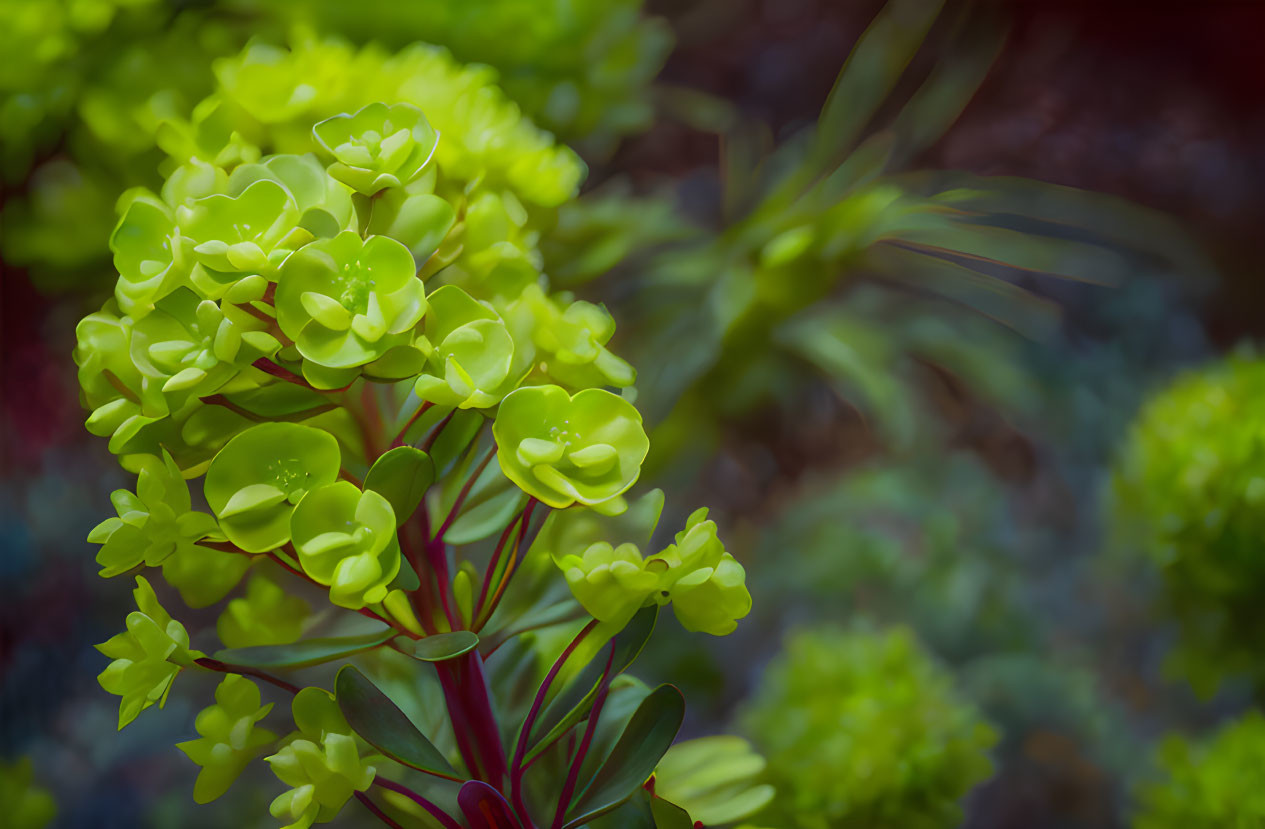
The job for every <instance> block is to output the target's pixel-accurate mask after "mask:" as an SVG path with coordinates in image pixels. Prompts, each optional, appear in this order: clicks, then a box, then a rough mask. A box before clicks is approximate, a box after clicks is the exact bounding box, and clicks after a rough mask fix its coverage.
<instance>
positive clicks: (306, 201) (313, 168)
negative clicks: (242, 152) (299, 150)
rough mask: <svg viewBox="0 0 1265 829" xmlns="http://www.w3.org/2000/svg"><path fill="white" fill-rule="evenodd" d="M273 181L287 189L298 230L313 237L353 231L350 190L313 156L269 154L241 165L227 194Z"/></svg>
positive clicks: (354, 218) (229, 180)
mask: <svg viewBox="0 0 1265 829" xmlns="http://www.w3.org/2000/svg"><path fill="white" fill-rule="evenodd" d="M262 180H269V181H275V182H276V183H278V184H280V185H281V186H282V187H284V188H285V189H286V191H287V192H288V193H289V194H290V197H291V198H292V199H293V200H294V203H295V205H296V206H297V207H298V209H299V220H298V225H299V227H301V228H303V229H304V230H306V231H307V232H308V233H311V234H312V236H314V237H316V238H329V237H332V236H337V235H338V234H339V233H340V232H342V231H344V230H355V229H356V226H357V223H356V213H355V208H354V206H353V205H352V201H351V196H352V193H351V190H350V189H349V188H348V187H347V186H346V185H345V184H343V183H342V182H339V181H335V180H334V179H332V178H330V177H329V176H328V175H326V171H325V165H324V164H322V163H321V162H320V161H319V160H317V158H316V156H314V155H312V154H311V153H308V154H306V155H292V154H283V155H272V156H268V157H267V158H265V159H264V160H263V161H261V162H259V163H258V164H241V165H238V166H237V167H235V168H234V169H233V174H232V175H231V176H229V179H228V191H229V194H230V195H231V194H237V193H241V192H242V191H244V190H245V189H246V188H247V187H249V186H250V185H251V184H254V183H255V182H256V181H262Z"/></svg>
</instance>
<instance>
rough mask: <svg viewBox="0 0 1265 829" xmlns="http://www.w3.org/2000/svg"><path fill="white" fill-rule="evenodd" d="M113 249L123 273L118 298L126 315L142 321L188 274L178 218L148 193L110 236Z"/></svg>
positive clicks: (137, 200) (133, 203)
mask: <svg viewBox="0 0 1265 829" xmlns="http://www.w3.org/2000/svg"><path fill="white" fill-rule="evenodd" d="M110 250H111V251H113V252H114V267H115V268H117V269H118V272H119V279H118V282H117V283H115V286H114V296H115V299H117V300H118V303H119V307H120V308H121V309H122V310H123V312H124V313H126V314H129V315H131V316H132V317H135V318H138V319H139V318H140V317H142V316H144V315H145V314H146V313H147V312H148V311H149V309H150V308H152V307H153V305H154V303H155V302H157V301H158V300H160V299H162V298H163V297H164V296H166V295H167V294H168V293H169V292H171V290H172V289H173V288H175V287H176V286H177V285H179V284H180V280H181V279H182V278H183V277H184V276H185V275H186V274H187V272H188V263H187V259H186V257H185V255H184V251H183V249H182V247H181V243H180V231H179V230H178V229H177V228H176V217H175V215H174V214H173V213H172V211H171V208H170V207H168V206H167V205H166V204H165V203H163V201H162V200H161V199H159V198H157V197H155V196H153V195H151V194H148V193H146V194H142V195H139V196H136V197H135V198H133V199H132V201H131V203H130V204H129V205H128V206H127V209H126V210H125V211H124V213H123V217H122V218H121V219H119V223H118V224H117V225H116V226H115V228H114V232H113V233H112V234H111V235H110Z"/></svg>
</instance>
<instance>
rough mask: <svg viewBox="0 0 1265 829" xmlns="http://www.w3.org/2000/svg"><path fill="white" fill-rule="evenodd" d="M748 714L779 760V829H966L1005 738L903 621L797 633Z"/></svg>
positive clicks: (775, 770)
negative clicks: (967, 809)
mask: <svg viewBox="0 0 1265 829" xmlns="http://www.w3.org/2000/svg"><path fill="white" fill-rule="evenodd" d="M740 722H741V723H742V727H743V729H744V730H745V731H746V732H747V733H748V734H750V736H751V737H752V739H753V741H754V742H755V744H756V747H757V748H759V749H760V750H761V751H763V752H764V753H765V754H766V755H767V757H768V758H769V779H770V780H771V782H773V783H774V784H775V785H776V786H777V788H778V797H777V799H776V800H775V801H774V803H773V806H772V813H773V814H775V815H776V816H777V818H778V820H779V821H780V822H779V825H784V826H801V827H804V829H817V828H818V827H822V828H823V829H824V827H827V826H830V827H853V826H855V827H867V829H880V828H881V827H893V829H895V827H901V829H906V828H907V827H908V828H912V829H918V828H919V827H928V829H932V828H933V827H950V826H956V825H958V823H959V822H960V821H961V819H962V810H961V807H960V806H959V801H960V800H961V799H962V797H963V796H964V795H965V794H966V793H967V792H968V791H969V790H970V789H971V787H973V786H974V785H976V784H977V783H979V782H981V781H983V780H984V779H986V778H987V777H988V776H989V775H990V774H991V773H992V762H991V760H990V759H989V756H988V751H989V749H990V748H991V747H992V746H993V744H994V743H995V742H996V741H997V734H996V732H995V731H994V730H993V729H992V727H991V726H989V725H988V724H987V723H986V722H985V721H984V720H983V719H982V718H981V716H980V715H979V713H978V712H976V710H975V709H974V707H972V706H971V705H970V704H969V703H967V702H965V701H964V700H962V699H961V698H960V697H959V695H958V693H957V692H956V690H955V689H954V687H953V681H952V677H951V675H950V674H948V673H947V672H946V670H945V669H944V668H942V667H941V666H940V665H939V664H938V663H937V662H936V661H935V660H934V659H932V658H931V657H930V656H929V655H928V654H927V653H926V652H925V651H923V649H922V647H921V646H920V645H919V643H918V642H917V640H916V639H915V638H914V636H913V634H912V633H911V632H909V631H908V630H906V629H903V628H894V629H892V630H889V631H887V632H873V631H869V630H864V629H858V630H854V631H851V632H848V631H843V630H839V629H831V628H822V629H807V630H802V631H799V632H797V633H794V634H792V635H791V636H789V637H788V639H787V640H786V643H785V648H784V651H783V653H782V655H781V656H779V657H778V658H777V659H776V660H775V661H774V663H773V664H772V665H771V666H770V667H769V669H768V670H767V671H766V672H765V674H764V677H763V679H762V681H761V684H760V687H759V688H758V689H757V690H756V692H755V694H754V696H753V697H752V698H751V699H750V700H749V701H748V703H747V704H746V707H745V709H744V711H743V712H742V713H741V716H740ZM760 817H761V818H765V816H764V815H761V816H760ZM765 819H767V818H765Z"/></svg>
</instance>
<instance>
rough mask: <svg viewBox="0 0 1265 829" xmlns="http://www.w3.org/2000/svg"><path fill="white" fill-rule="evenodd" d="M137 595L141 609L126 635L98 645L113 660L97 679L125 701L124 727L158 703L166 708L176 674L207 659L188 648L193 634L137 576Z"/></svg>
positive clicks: (130, 620)
mask: <svg viewBox="0 0 1265 829" xmlns="http://www.w3.org/2000/svg"><path fill="white" fill-rule="evenodd" d="M132 595H133V596H134V597H135V598H136V607H137V609H136V610H134V611H132V612H131V613H129V614H128V615H127V623H126V624H127V632H126V633H120V634H118V635H117V636H113V637H111V638H110V639H109V641H107V642H104V643H102V644H100V645H97V650H99V651H101V653H103V654H105V655H106V656H108V657H110V658H111V659H113V660H114V661H113V662H111V663H110V664H109V666H107V667H106V669H105V670H104V671H102V672H101V674H100V676H98V677H97V681H98V682H99V683H101V687H102V688H104V689H105V690H107V691H109V692H110V693H111V694H117V695H118V696H120V697H122V698H123V699H122V701H121V702H120V703H119V728H123V726H125V725H127V724H128V723H130V722H131V721H132V720H134V719H136V716H137V715H138V714H140V712H141V711H144V710H145V709H146V708H149V707H150V706H151V705H153V704H154V703H158V705H159V707H162V705H163V703H165V702H166V700H167V693H168V691H170V690H171V683H172V681H173V680H174V679H175V678H176V674H178V673H179V672H180V669H181V668H182V667H188V666H189V665H191V664H193V660H195V659H197V658H199V657H201V656H202V655H203V654H202V652H201V651H195V650H190V649H189V633H188V631H186V630H185V628H184V625H182V624H180V623H179V622H177V621H176V620H174V619H172V618H171V616H170V615H169V614H168V613H167V611H166V610H164V609H163V607H162V605H160V604H159V603H158V597H157V596H155V595H154V589H153V588H152V587H150V586H149V582H147V581H146V580H145V579H143V578H141V577H140V576H137V577H136V590H135V591H133V593H132Z"/></svg>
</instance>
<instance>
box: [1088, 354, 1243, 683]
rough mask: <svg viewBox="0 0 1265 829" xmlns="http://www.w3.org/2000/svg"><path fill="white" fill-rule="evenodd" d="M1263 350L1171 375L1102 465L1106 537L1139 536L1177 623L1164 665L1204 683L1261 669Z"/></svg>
mask: <svg viewBox="0 0 1265 829" xmlns="http://www.w3.org/2000/svg"><path fill="white" fill-rule="evenodd" d="M1263 403H1265V361H1262V360H1260V359H1259V358H1257V357H1255V356H1252V355H1238V356H1233V357H1230V358H1228V359H1225V360H1223V361H1221V362H1218V363H1214V364H1212V365H1209V366H1206V367H1204V368H1202V369H1198V370H1195V371H1192V372H1190V373H1188V374H1186V375H1185V376H1183V377H1180V378H1179V379H1177V380H1176V381H1175V382H1174V383H1173V384H1172V385H1171V386H1170V387H1169V388H1167V389H1164V390H1162V391H1161V392H1159V393H1157V394H1156V395H1155V396H1154V397H1152V398H1151V399H1150V400H1149V401H1148V402H1147V403H1146V405H1145V406H1144V407H1143V409H1142V411H1141V412H1140V413H1139V415H1138V418H1137V420H1136V422H1135V423H1134V425H1133V427H1132V429H1131V431H1130V433H1129V435H1128V437H1127V440H1126V442H1125V445H1124V447H1123V449H1122V451H1121V453H1120V457H1119V459H1118V461H1117V464H1116V468H1115V471H1114V476H1113V491H1114V500H1113V518H1114V521H1115V523H1116V533H1117V536H1118V541H1119V543H1120V544H1122V545H1126V546H1131V547H1134V548H1135V549H1136V548H1140V549H1141V550H1142V552H1143V553H1144V554H1145V556H1146V560H1147V561H1148V562H1149V565H1150V567H1151V568H1152V569H1153V571H1154V572H1155V573H1156V574H1158V577H1159V580H1160V582H1161V583H1162V596H1163V599H1162V601H1163V604H1164V608H1165V610H1166V611H1167V612H1168V613H1170V614H1171V615H1172V616H1173V617H1174V618H1175V619H1176V621H1177V623H1178V625H1179V626H1180V631H1181V637H1180V639H1179V641H1178V646H1177V650H1176V652H1175V653H1174V655H1173V659H1172V666H1173V667H1174V668H1175V669H1176V670H1178V671H1179V672H1180V673H1182V674H1183V675H1184V676H1186V677H1187V678H1188V679H1189V680H1190V681H1191V682H1192V683H1193V684H1194V685H1195V687H1196V689H1197V690H1200V691H1203V692H1207V693H1211V692H1212V691H1213V690H1215V689H1216V687H1217V684H1218V682H1219V681H1220V680H1221V679H1222V678H1223V677H1225V676H1230V675H1236V674H1237V675H1246V676H1248V677H1250V678H1251V679H1252V680H1253V681H1255V682H1256V683H1257V684H1260V683H1261V682H1262V680H1265V674H1263V673H1262V669H1261V665H1260V655H1259V651H1260V649H1259V647H1258V642H1259V641H1260V637H1261V635H1262V634H1263V633H1265V626H1263V625H1265V623H1263V622H1262V620H1261V618H1260V614H1259V613H1258V612H1257V611H1258V607H1259V596H1260V591H1261V590H1262V589H1265V563H1262V560H1261V556H1260V546H1259V540H1260V538H1261V534H1262V532H1265V520H1263V519H1262V517H1261V516H1262V510H1261V505H1262V503H1263V500H1262V499H1265V419H1262V418H1261V417H1260V416H1259V414H1258V412H1259V410H1260V407H1261V405H1262V404H1263Z"/></svg>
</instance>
